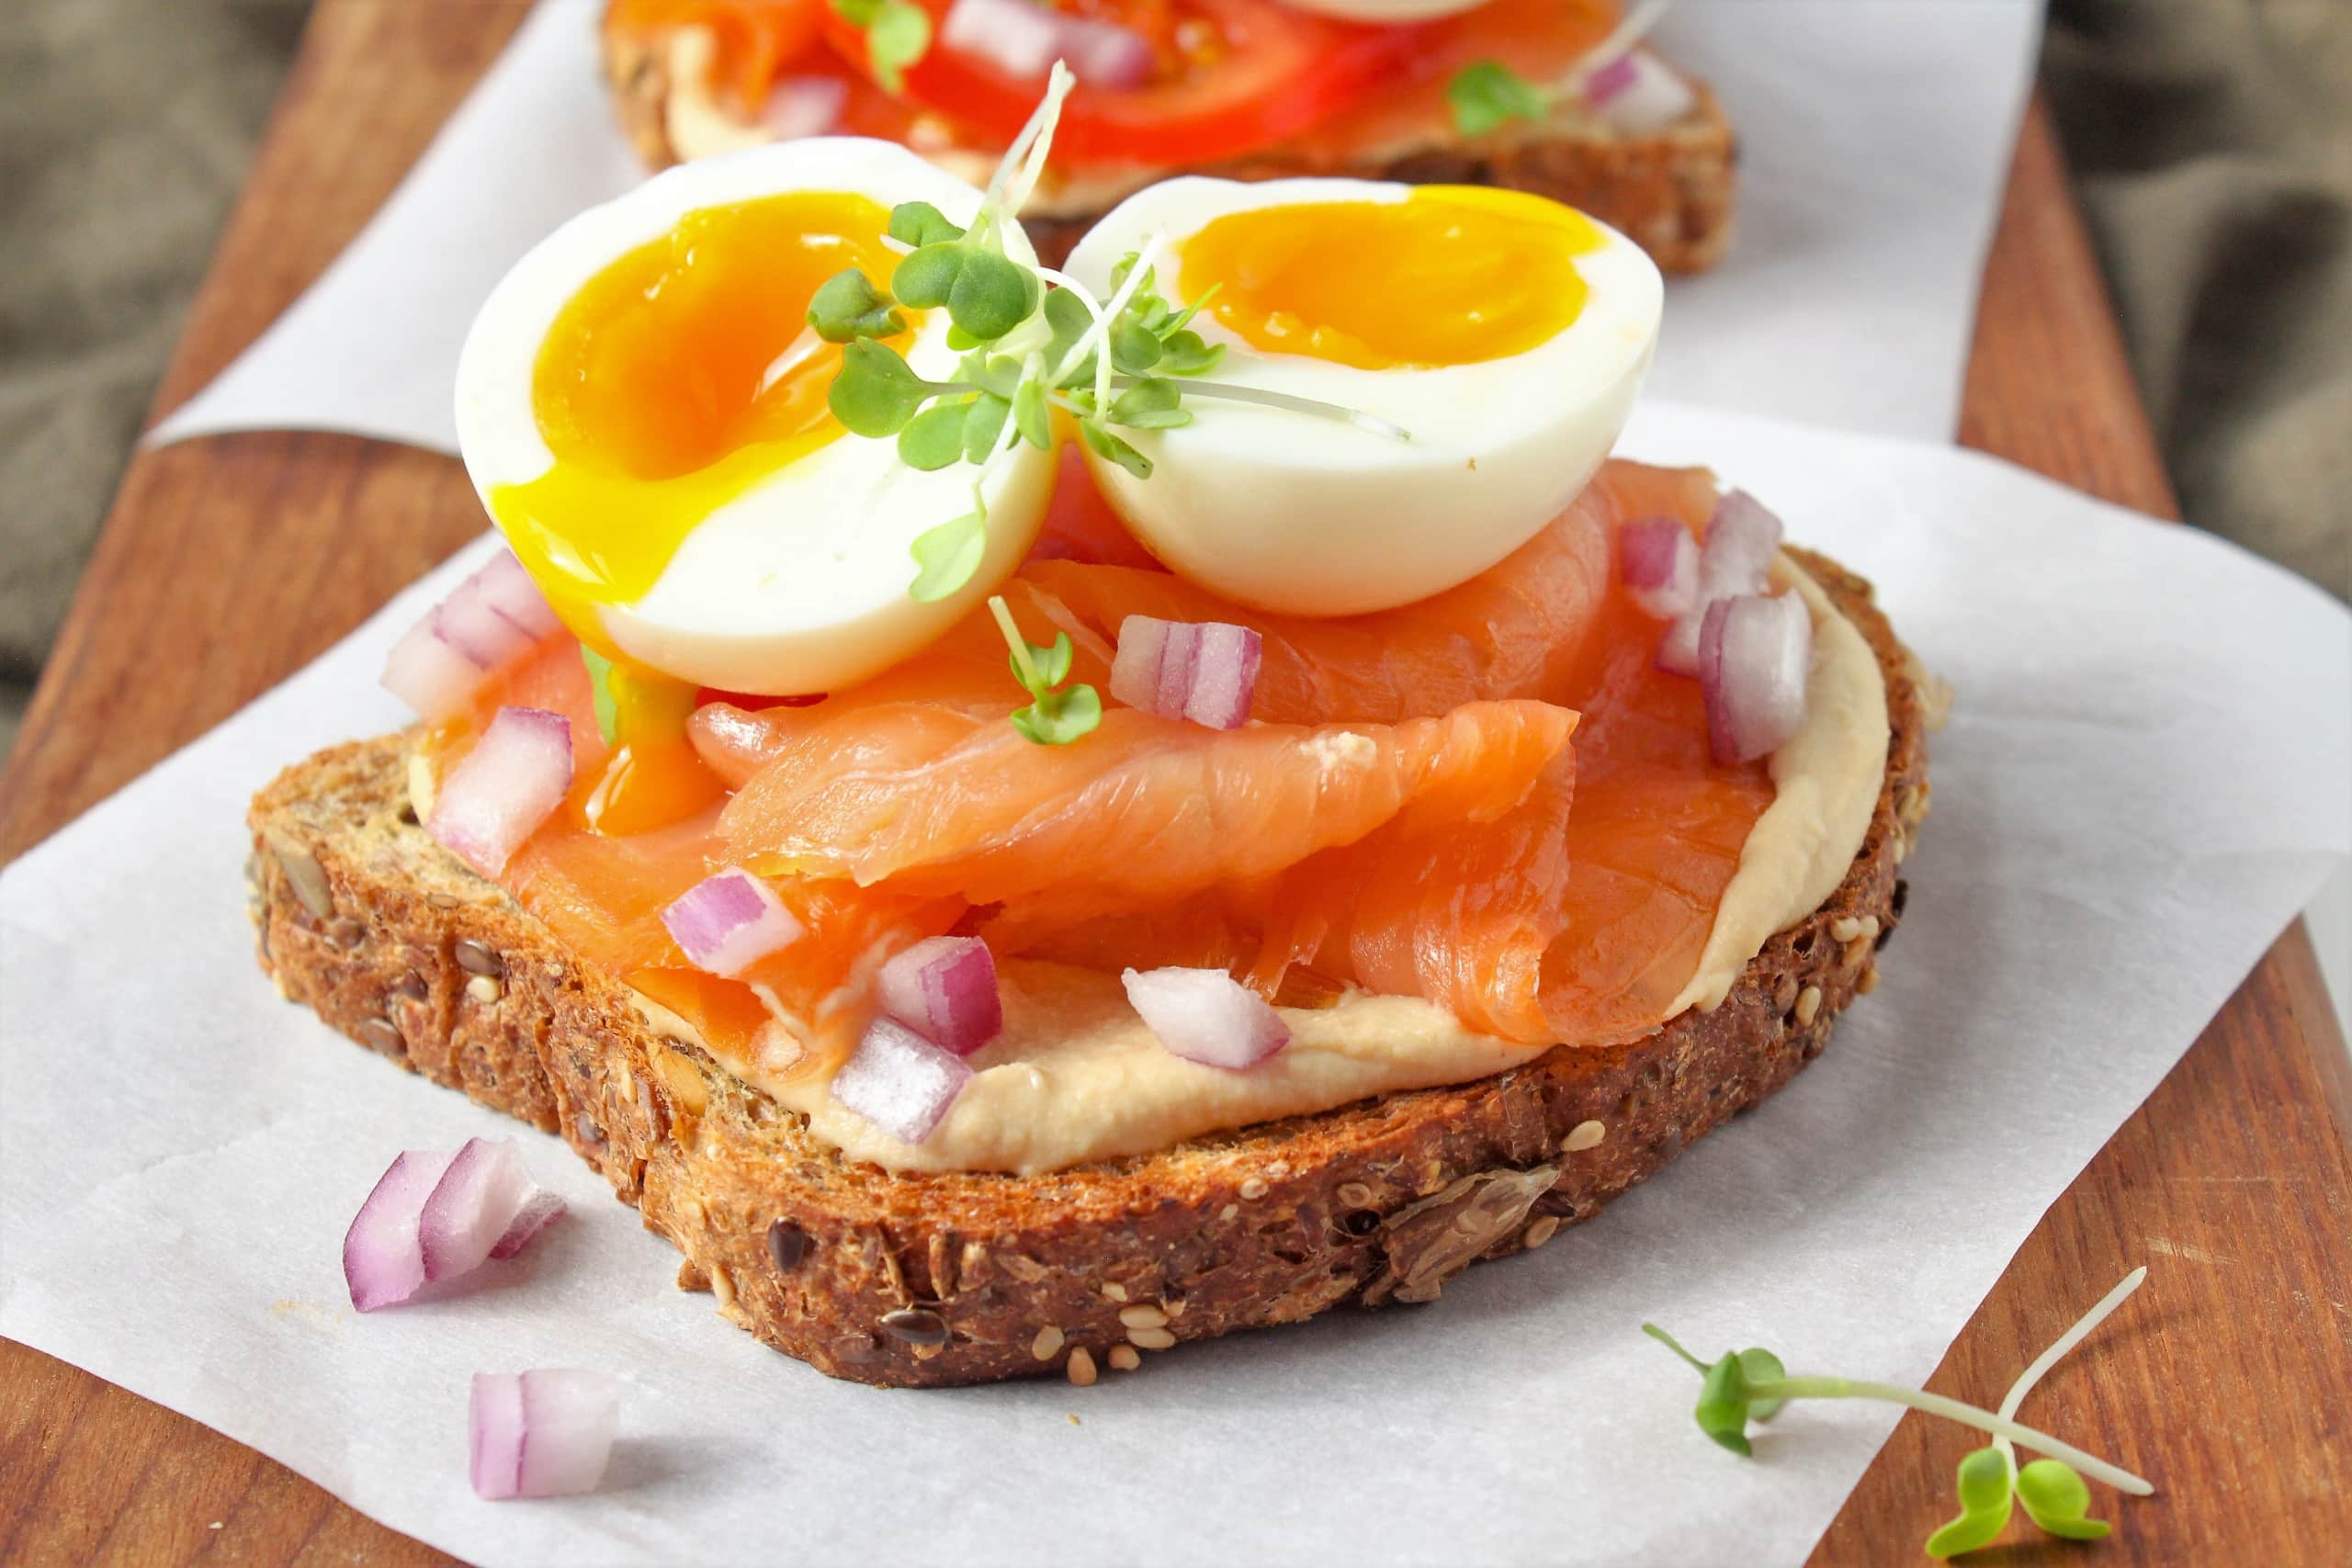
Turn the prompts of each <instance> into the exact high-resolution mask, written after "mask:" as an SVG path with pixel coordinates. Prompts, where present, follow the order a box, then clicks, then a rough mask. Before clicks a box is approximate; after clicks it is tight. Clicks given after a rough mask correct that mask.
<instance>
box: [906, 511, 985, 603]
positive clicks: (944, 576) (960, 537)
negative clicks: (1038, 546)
mask: <svg viewBox="0 0 2352 1568" xmlns="http://www.w3.org/2000/svg"><path fill="white" fill-rule="evenodd" d="M988 548H989V531H988V525H987V520H986V519H985V518H983V517H982V516H981V515H980V513H977V512H967V513H964V515H963V516H961V517H956V518H952V519H950V520H949V521H947V522H945V523H942V524H941V525H939V526H938V527H936V528H930V529H926V530H925V531H923V532H922V533H921V534H918V535H917V536H915V542H914V543H913V544H912V545H911V546H910V547H908V553H910V555H912V556H913V557H914V558H915V564H916V565H917V566H919V567H921V568H922V570H920V571H918V572H917V573H915V581H914V586H913V587H911V588H910V589H908V590H907V593H908V596H909V597H910V598H913V599H918V600H921V601H922V603H924V604H933V603H934V602H936V601H938V600H941V599H944V598H946V597H947V596H948V595H949V594H951V593H953V592H956V590H957V589H959V588H961V587H963V586H964V584H966V583H967V582H969V581H972V574H973V573H974V572H976V571H978V570H980V558H981V557H982V556H985V555H986V554H988Z"/></svg>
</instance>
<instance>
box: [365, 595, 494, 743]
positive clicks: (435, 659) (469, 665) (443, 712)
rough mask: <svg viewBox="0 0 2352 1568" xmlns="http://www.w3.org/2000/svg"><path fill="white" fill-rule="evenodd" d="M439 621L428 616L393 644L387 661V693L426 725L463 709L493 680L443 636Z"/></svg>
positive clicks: (432, 613) (434, 614)
mask: <svg viewBox="0 0 2352 1568" xmlns="http://www.w3.org/2000/svg"><path fill="white" fill-rule="evenodd" d="M439 621H440V616H439V614H438V612H435V611H428V612H427V613H426V614H425V616H424V619H423V620H421V621H419V622H417V623H416V625H414V626H411V627H409V629H408V632H407V635H405V636H403V637H401V640H400V641H398V642H396V643H394V644H392V651H391V653H390V656H389V657H388V658H386V659H385V660H384V674H383V684H384V690H386V691H388V692H390V693H391V694H392V695H394V696H396V697H398V698H400V700H401V701H402V702H404V703H406V704H407V705H409V706H410V707H412V708H414V709H415V710H416V716H417V717H419V718H421V719H423V720H424V721H425V722H426V723H427V724H433V723H437V722H438V721H440V720H442V719H445V718H447V717H448V716H450V715H451V714H453V713H456V712H457V711H458V709H460V708H462V707H464V706H465V705H466V702H467V699H469V697H471V696H472V695H473V694H474V693H476V692H477V691H479V690H481V683H482V682H484V681H487V680H489V679H490V676H491V671H490V669H489V668H488V667H487V666H486V665H483V664H481V663H478V662H476V661H475V660H473V659H472V658H470V657H469V656H468V655H467V653H466V651H465V650H464V649H461V648H459V647H458V645H457V644H455V643H453V642H451V641H449V640H448V639H447V638H446V637H443V636H442V635H441V629H440V625H439Z"/></svg>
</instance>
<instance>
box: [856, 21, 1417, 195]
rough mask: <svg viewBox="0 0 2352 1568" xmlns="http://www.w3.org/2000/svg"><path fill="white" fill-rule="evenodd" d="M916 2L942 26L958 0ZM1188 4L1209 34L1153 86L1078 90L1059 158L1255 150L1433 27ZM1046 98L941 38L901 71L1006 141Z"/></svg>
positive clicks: (1304, 122) (955, 113)
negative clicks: (1364, 23)
mask: <svg viewBox="0 0 2352 1568" xmlns="http://www.w3.org/2000/svg"><path fill="white" fill-rule="evenodd" d="M917 3H918V4H920V5H922V7H923V8H924V9H925V10H927V11H929V12H930V13H931V15H932V20H933V24H934V28H935V26H936V24H937V23H939V22H940V21H941V20H942V19H943V18H944V17H945V16H946V14H947V9H948V6H949V5H950V4H951V0H917ZM1182 10H1183V11H1184V12H1185V13H1187V14H1188V19H1190V20H1193V21H1196V22H1198V23H1201V24H1204V28H1191V29H1183V31H1185V32H1187V33H1190V34H1192V35H1193V36H1192V37H1190V38H1189V39H1188V46H1187V47H1186V48H1185V49H1184V50H1183V51H1182V52H1181V53H1180V54H1178V55H1177V56H1176V58H1174V59H1172V60H1170V62H1169V65H1168V67H1167V68H1166V69H1165V70H1163V72H1162V73H1161V75H1160V78H1159V80H1158V81H1155V82H1152V83H1150V84H1148V85H1144V86H1141V87H1134V88H1125V89H1113V88H1103V87H1088V86H1080V87H1078V88H1077V89H1075V90H1074V91H1073V92H1071V94H1070V96H1069V99H1068V101H1067V102H1065V103H1064V105H1063V106H1062V117H1061V124H1060V126H1059V128H1058V129H1057V130H1056V131H1055V133H1054V162H1056V163H1057V164H1062V165H1064V166H1068V165H1070V164H1105V163H1110V164H1209V163H1215V162H1217V161H1218V160H1221V159H1226V158H1238V157H1241V156H1243V155H1245V154H1247V153H1250V152H1258V151H1260V150H1261V149H1262V148H1265V147H1268V146H1270V145H1272V143H1274V142H1277V141H1281V140H1283V138H1284V137H1287V136H1290V135H1293V134H1295V133H1296V132H1298V131H1301V130H1306V128H1307V127H1309V126H1312V125H1314V124H1316V123H1317V121H1319V120H1321V119H1323V118H1327V117H1328V116H1329V115H1331V114H1333V113H1336V112H1337V111H1339V110H1340V109H1342V108H1345V107H1347V106H1348V105H1350V104H1351V103H1353V102H1355V101H1356V100H1358V99H1359V98H1361V97H1363V96H1364V95H1365V94H1366V93H1367V92H1368V91H1370V90H1371V89H1372V88H1373V87H1374V86H1376V85H1379V83H1380V82H1381V81H1383V80H1384V79H1385V78H1386V77H1388V76H1390V75H1391V74H1393V73H1394V72H1395V71H1396V70H1397V67H1398V66H1399V65H1400V64H1401V63H1402V62H1404V61H1405V60H1406V59H1408V57H1409V56H1410V55H1411V53H1412V51H1413V50H1414V48H1415V46H1416V44H1417V43H1418V42H1419V39H1420V38H1421V37H1422V35H1423V34H1424V33H1425V32H1426V31H1427V30H1428V29H1427V28H1422V27H1362V26H1357V25H1354V24H1351V23H1346V22H1339V21H1333V20H1329V19H1328V18H1325V17H1317V16H1310V15H1306V14H1305V13H1301V12H1296V11H1290V10H1285V9H1283V7H1282V6H1277V5H1273V4H1271V3H1270V0H1182ZM825 29H826V36H827V37H828V38H829V39H831V41H832V43H833V45H834V47H835V48H836V49H838V50H839V51H841V53H842V57H843V58H844V59H846V60H848V61H850V62H852V63H854V64H855V65H857V66H858V67H860V68H861V69H864V68H865V67H866V65H867V60H866V53H865V34H864V33H863V32H861V31H860V30H859V29H858V28H854V27H853V26H851V25H850V24H849V23H848V22H846V21H844V20H843V19H842V17H840V16H839V15H838V14H837V13H834V12H832V11H831V8H830V7H828V10H827V15H826V19H825ZM1154 30H1158V29H1154ZM1206 35H1213V36H1206ZM1042 90H1043V88H1042V84H1040V83H1039V82H1037V81H1036V80H1035V79H1034V78H1029V77H1018V76H1013V75H1010V74H1008V73H1005V72H1003V71H1001V70H1000V69H999V68H998V67H997V66H995V65H994V64H993V63H991V62H989V61H986V60H981V59H977V58H975V57H973V56H971V55H968V54H966V53H964V52H962V51H958V50H955V49H951V48H948V47H946V46H945V45H943V44H940V43H938V42H936V41H934V42H933V45H932V48H931V51H930V52H929V53H927V54H925V55H924V56H923V58H922V60H921V61H919V62H916V63H915V64H914V65H913V66H911V67H910V68H909V70H908V71H907V73H906V91H907V96H909V97H910V98H913V99H916V100H918V101H920V102H921V103H922V104H923V105H925V106H927V107H931V108H933V109H936V110H938V111H939V112H940V113H942V114H944V115H945V116H947V117H948V118H951V119H953V120H955V121H956V122H957V123H958V124H959V125H961V126H964V127H967V128H968V129H970V130H974V131H977V132H980V133H983V134H985V135H988V136H990V137H993V138H995V139H996V140H997V141H999V142H1000V143H1001V142H1004V141H1011V140H1012V137H1013V136H1014V135H1016V134H1017V133H1018V132H1019V131H1020V130H1021V127H1022V125H1023V123H1024V122H1025V121H1026V120H1027V119H1028V118H1029V113H1030V111H1031V110H1032V109H1034V108H1035V107H1036V105H1037V98H1038V96H1039V94H1040V93H1041V91H1042Z"/></svg>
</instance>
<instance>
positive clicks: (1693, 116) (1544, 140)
mask: <svg viewBox="0 0 2352 1568" xmlns="http://www.w3.org/2000/svg"><path fill="white" fill-rule="evenodd" d="M677 30H678V29H676V28H650V29H644V30H629V29H622V28H614V27H609V26H608V27H606V28H605V29H604V30H603V38H604V62H605V81H606V83H607V85H609V86H610V87H611V89H612V92H613V97H614V102H615V105H616V107H617V109H618V111H619V115H620V121H621V125H622V128H623V129H624V130H626V131H627V132H628V138H629V140H630V141H632V142H633V143H635V144H636V147H637V150H638V152H639V154H640V155H641V156H643V158H644V159H645V161H646V162H647V163H648V164H650V165H651V166H653V167H654V168H657V169H658V168H666V167H668V166H669V165H670V164H675V163H679V162H682V161H683V160H684V156H685V155H686V154H685V153H684V152H682V151H681V149H680V148H679V147H678V146H677V144H676V140H675V138H674V137H673V131H672V127H673V123H675V122H674V121H673V112H676V110H677V109H678V108H679V107H682V106H675V105H673V98H676V97H680V96H687V95H691V96H693V98H694V100H695V101H694V102H693V104H692V105H691V106H690V107H685V109H684V112H685V113H687V114H689V115H691V116H692V117H693V118H695V119H697V120H705V121H707V120H708V119H709V118H712V117H721V118H724V119H725V120H727V121H729V122H732V123H734V124H735V125H737V126H739V127H740V128H741V132H742V134H745V135H750V134H752V133H753V132H752V128H751V127H749V126H744V125H742V124H741V120H740V119H739V118H737V116H736V114H735V113H734V111H733V110H732V109H731V108H729V107H728V106H726V105H724V104H722V103H720V102H718V101H717V100H715V99H714V98H713V97H712V96H711V94H710V91H709V89H708V87H707V85H705V84H703V83H701V82H699V81H695V80H693V79H692V78H690V77H682V76H681V75H680V74H679V73H676V72H674V71H673V63H672V62H673V59H674V58H675V51H673V48H672V43H673V33H675V32H676V31H677ZM696 52H697V53H699V52H700V51H696ZM1684 80H1686V81H1688V82H1689V83H1690V84H1691V87H1692V88H1693V90H1694V91H1695V92H1696V93H1697V95H1698V102H1697V103H1696V104H1694V105H1693V106H1692V107H1691V111H1690V112H1689V113H1688V114H1686V115H1685V116H1683V118H1680V119H1679V120H1677V121H1676V122H1675V123H1674V124H1672V125H1669V126H1668V127H1666V128H1665V129H1663V130H1657V131H1654V132H1650V133H1648V134H1645V135H1630V134H1627V133H1625V132H1622V131H1619V130H1615V129H1614V128H1612V127H1611V126H1610V125H1608V124H1607V123H1606V122H1604V121H1602V120H1600V119H1598V118H1594V117H1593V116H1591V115H1590V114H1588V113H1586V112H1584V111H1582V110H1581V109H1579V108H1578V107H1575V106H1573V105H1568V104H1563V105H1562V106H1561V107H1558V108H1557V109H1555V112H1554V113H1553V115H1552V117H1551V118H1549V119H1546V120H1544V121H1541V122H1533V123H1531V122H1529V121H1525V120H1513V121H1510V122H1507V123H1506V124H1505V125H1503V126H1501V127H1499V128H1498V129H1497V130H1493V131H1491V132H1489V133H1487V134H1486V135H1483V136H1476V137H1468V136H1464V135H1462V134H1461V133H1460V132H1459V131H1457V130H1454V129H1453V127H1452V126H1451V125H1444V124H1439V125H1432V126H1430V129H1429V133H1428V135H1427V136H1426V138H1425V139H1424V140H1423V141H1421V142H1420V143H1419V144H1418V145H1415V146H1411V147H1407V148H1401V149H1391V150H1388V151H1385V152H1382V153H1381V154H1379V155H1377V156H1374V157H1366V158H1360V159H1353V160H1347V161H1342V162H1337V163H1334V162H1331V161H1329V160H1318V159H1311V158H1308V157H1306V156H1305V155H1302V154H1298V153H1295V152H1289V151H1286V150H1281V149H1276V150H1271V151H1269V152H1262V153H1260V154H1257V155H1254V156H1252V157H1250V158H1247V159H1243V160H1239V161H1237V162H1233V163H1227V164H1208V165H1204V166H1203V167H1200V168H1197V169H1189V170H1175V169H1170V170H1166V171H1154V172H1147V173H1143V174H1138V175H1137V176H1136V180H1135V188H1137V189H1140V188H1141V187H1142V186H1146V185H1149V184H1150V183H1152V182H1153V181H1154V180H1156V179H1159V178H1160V177H1162V176H1163V175H1166V174H1179V173H1189V174H1203V175H1224V176H1226V177H1227V178H1231V179H1244V180H1264V179H1280V178H1284V177H1287V176H1290V175H1345V176H1349V177H1352V178H1356V179H1374V180H1405V181H1408V182H1410V183H1412V184H1415V185H1439V184H1442V185H1492V186H1509V187H1510V188H1512V189H1514V190H1524V191H1532V192H1533V193H1534V194H1535V195H1538V196H1544V197H1551V198H1552V199H1553V200H1555V201H1562V202H1566V203H1567V204H1568V205H1569V206H1571V207H1575V208H1579V209H1583V210H1584V211H1586V212H1589V213H1590V214H1591V215H1592V216H1594V217H1595V218H1598V219H1600V220H1601V221H1602V222H1604V223H1607V224H1609V225H1611V227H1612V228H1615V229H1618V230H1620V231H1623V232H1624V233H1625V234H1627V235H1629V236H1630V237H1631V238H1632V239H1633V240H1634V242H1635V243H1638V244H1639V245H1640V246H1641V247H1642V248H1643V249H1644V250H1645V251H1647V252H1649V254H1650V255H1651V256H1652V257H1653V258H1654V259H1655V260H1656V261H1657V264H1658V265H1659V266H1661V267H1663V268H1665V269H1666V270H1667V271H1668V272H1677V273H1691V272H1703V271H1705V270H1706V269H1707V268H1708V267H1711V266H1713V265H1714V264H1715V262H1716V260H1717V259H1718V258H1719V257H1720V256H1721V255H1722V254H1723V252H1724V246H1725V245H1726V244H1728V243H1730V240H1731V232H1732V208H1733V191H1734V187H1735V185H1736V176H1737V172H1738V163H1739V145H1738V141H1737V139H1736V137H1735V136H1734V135H1733V133H1732V129H1731V123H1730V121H1729V120H1727V119H1725V118H1724V112H1723V106H1722V105H1721V104H1719V103H1718V102H1717V101H1716V99H1715V96H1714V93H1713V90H1712V89H1710V88H1709V87H1708V86H1707V85H1706V84H1705V83H1703V82H1701V81H1699V80H1697V79H1696V78H1692V77H1688V76H1686V77H1685V78H1684ZM1126 194H1129V193H1128V192H1124V191H1123V192H1121V196H1122V197H1124V196H1125V195H1126ZM1113 205H1115V203H1114V202H1106V203H1105V204H1104V205H1103V209H1101V210H1097V211H1093V212H1088V213H1083V214H1074V215H1068V216H1057V217H1052V218H1035V217H1033V218H1026V219H1024V220H1023V223H1022V227H1023V230H1024V231H1026V232H1027V233H1028V235H1029V239H1030V243H1033V244H1034V245H1035V246H1036V248H1037V254H1038V256H1039V257H1040V258H1041V259H1042V260H1044V261H1045V262H1046V263H1047V264H1048V265H1059V264H1060V263H1061V262H1062V261H1063V260H1064V259H1065V258H1067V257H1068V256H1069V250H1070V247H1071V246H1072V245H1074V244H1076V243H1078V239H1079V237H1080V235H1082V234H1083V233H1085V232H1086V231H1087V230H1089V229H1090V228H1091V227H1093V225H1094V221H1095V220H1096V219H1098V218H1100V217H1101V216H1102V215H1103V212H1104V211H1108V210H1109V209H1110V207H1111V206H1113Z"/></svg>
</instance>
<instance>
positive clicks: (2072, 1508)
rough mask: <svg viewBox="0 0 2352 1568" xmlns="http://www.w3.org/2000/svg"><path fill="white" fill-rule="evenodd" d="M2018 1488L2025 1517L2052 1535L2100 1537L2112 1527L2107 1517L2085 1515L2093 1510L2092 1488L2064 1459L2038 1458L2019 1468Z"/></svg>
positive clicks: (2083, 1538) (2086, 1537) (2077, 1538)
mask: <svg viewBox="0 0 2352 1568" xmlns="http://www.w3.org/2000/svg"><path fill="white" fill-rule="evenodd" d="M2017 1491H2018V1502H2020V1503H2022V1504H2024V1505H2025V1512H2026V1517H2028V1518H2030V1519H2031V1520H2032V1521H2033V1522H2034V1523H2035V1524H2037V1525H2040V1526H2041V1528H2042V1529H2045V1530H2048V1531H2049V1532H2050V1533H2051V1534H2052V1535H2055V1536H2063V1537H2064V1538H2065V1539H2066V1540H2098V1539H2099V1537H2101V1536H2103V1535H2105V1534H2106V1533H2107V1532H2108V1530H2109V1529H2110V1528H2112V1527H2110V1526H2109V1524H2108V1522H2107V1521H2106V1520H2105V1519H2094V1518H2087V1517H2085V1516H2086V1514H2088V1513H2089V1511H2090V1506H2091V1489H2090V1487H2089V1486H2088V1485H2087V1484H2086V1483H2084V1481H2083V1478H2082V1477H2081V1476H2080V1475H2077V1474H2076V1473H2075V1467H2074V1466H2073V1465H2070V1464H2067V1463H2065V1462H2064V1461H2062V1460H2054V1459H2038V1460H2035V1461H2033V1462H2032V1463H2030V1464H2029V1465H2027V1466H2026V1467H2025V1468H2024V1469H2022V1470H2020V1471H2018V1480H2017Z"/></svg>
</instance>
